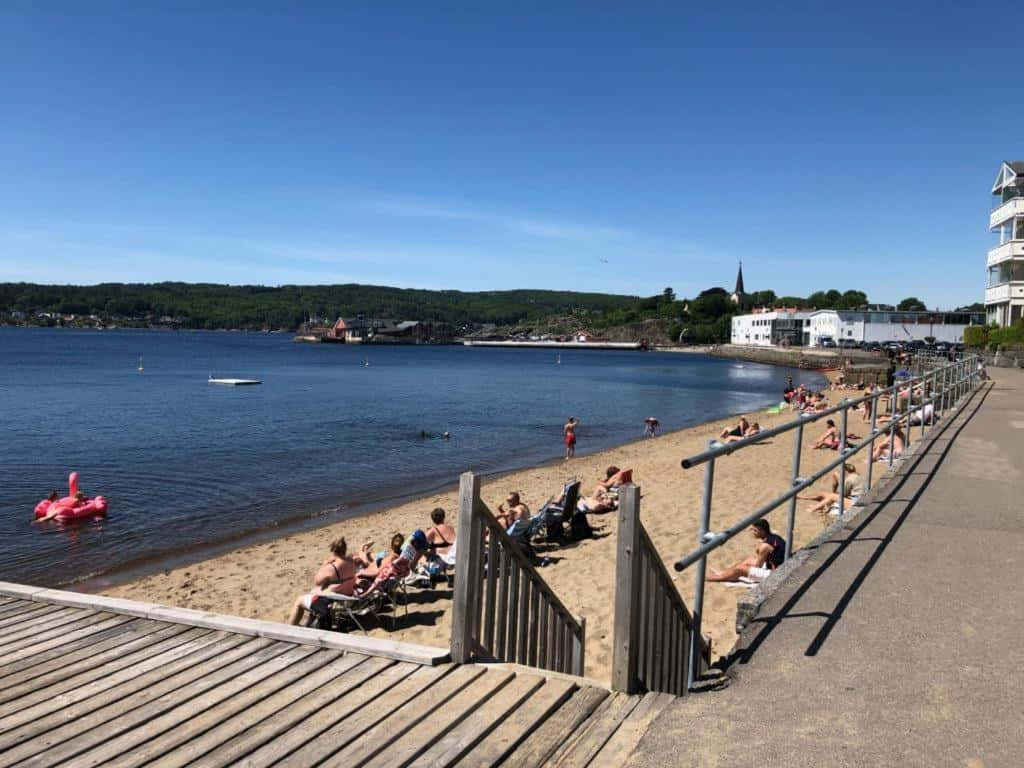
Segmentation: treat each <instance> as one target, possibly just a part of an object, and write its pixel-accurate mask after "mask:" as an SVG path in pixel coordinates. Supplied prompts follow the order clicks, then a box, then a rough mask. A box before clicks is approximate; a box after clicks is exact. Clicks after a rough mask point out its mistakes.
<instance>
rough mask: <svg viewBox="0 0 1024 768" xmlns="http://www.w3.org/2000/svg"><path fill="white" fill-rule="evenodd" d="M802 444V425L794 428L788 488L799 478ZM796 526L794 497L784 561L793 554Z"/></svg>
mask: <svg viewBox="0 0 1024 768" xmlns="http://www.w3.org/2000/svg"><path fill="white" fill-rule="evenodd" d="M803 443H804V425H803V424H801V425H800V426H798V427H797V428H796V438H795V439H794V441H793V476H792V478H791V483H792V484H791V485H790V488H792V487H793V486H795V485H796V484H797V483H798V482H800V481H799V479H798V478H799V477H800V452H801V450H802V449H803ZM795 524H796V496H794V497H793V498H792V499H790V500H789V515H788V516H787V517H786V559H787V560H788V559H789V556H790V555H791V554H792V553H793V527H794V525H795Z"/></svg>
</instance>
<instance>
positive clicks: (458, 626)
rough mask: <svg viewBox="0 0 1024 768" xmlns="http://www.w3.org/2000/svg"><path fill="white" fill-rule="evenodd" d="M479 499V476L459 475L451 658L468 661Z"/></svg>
mask: <svg viewBox="0 0 1024 768" xmlns="http://www.w3.org/2000/svg"><path fill="white" fill-rule="evenodd" d="M479 498H480V478H479V477H477V476H476V475H474V474H473V473H472V472H464V473H463V474H462V475H461V476H460V477H459V527H458V529H459V530H460V531H462V534H461V535H460V536H459V538H460V539H462V541H460V542H459V556H458V557H457V558H455V594H454V595H453V596H452V634H451V654H452V661H454V662H456V663H458V664H461V663H463V662H466V661H469V659H470V657H471V656H472V655H473V651H474V639H473V638H474V631H473V630H474V627H473V611H474V605H475V604H476V602H477V599H478V590H479V589H480V572H479V570H478V569H476V568H474V566H475V564H476V560H475V558H474V557H473V555H474V553H476V552H479V551H480V549H481V547H482V542H481V541H480V540H479V539H478V538H477V537H476V536H474V533H475V531H476V525H475V523H476V519H477V517H476V509H475V507H476V500H477V499H479Z"/></svg>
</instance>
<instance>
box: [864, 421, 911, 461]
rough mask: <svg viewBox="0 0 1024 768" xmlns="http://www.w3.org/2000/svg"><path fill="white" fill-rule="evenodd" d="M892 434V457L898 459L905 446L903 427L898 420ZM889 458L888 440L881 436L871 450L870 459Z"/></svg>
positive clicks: (905, 439)
mask: <svg viewBox="0 0 1024 768" xmlns="http://www.w3.org/2000/svg"><path fill="white" fill-rule="evenodd" d="M893 429H894V431H893V434H892V457H893V458H894V459H898V458H899V457H900V455H901V454H902V453H903V449H904V448H906V447H907V438H906V436H905V435H904V434H903V428H902V426H901V424H900V423H899V422H897V423H896V426H895V427H894V428H893ZM888 458H889V440H888V438H882V439H881V440H880V441H879V442H878V443H877V444H876V445H875V450H873V451H872V452H871V460H872V461H881V460H882V459H886V460H888Z"/></svg>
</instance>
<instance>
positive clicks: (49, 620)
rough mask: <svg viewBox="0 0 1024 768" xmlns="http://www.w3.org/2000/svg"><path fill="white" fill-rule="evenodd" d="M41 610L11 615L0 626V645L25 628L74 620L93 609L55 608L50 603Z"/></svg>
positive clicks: (88, 613) (89, 614) (86, 614)
mask: <svg viewBox="0 0 1024 768" xmlns="http://www.w3.org/2000/svg"><path fill="white" fill-rule="evenodd" d="M45 608H46V609H44V610H42V611H35V612H34V613H23V614H20V615H19V616H15V617H11V618H10V619H9V620H8V621H7V622H5V623H3V625H2V626H0V645H3V644H4V643H7V642H8V640H7V638H9V637H15V636H17V635H19V634H22V633H23V632H24V631H25V630H26V629H31V628H34V627H39V626H46V625H47V624H51V625H54V626H56V625H59V624H67V623H69V622H71V621H74V620H75V619H76V618H79V617H80V616H91V615H92V614H94V613H96V612H95V611H83V610H82V609H81V608H55V607H53V606H52V605H51V606H46V607H45Z"/></svg>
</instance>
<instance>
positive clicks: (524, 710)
mask: <svg viewBox="0 0 1024 768" xmlns="http://www.w3.org/2000/svg"><path fill="white" fill-rule="evenodd" d="M520 677H522V675H520ZM575 690H576V685H575V684H574V683H572V682H570V681H568V680H559V679H550V678H549V679H547V680H545V681H544V685H543V686H541V687H540V688H537V689H535V690H534V692H533V694H532V695H529V696H528V697H527V698H526V700H525V701H523V702H522V703H521V704H519V706H517V707H515V708H514V709H513V710H512V711H511V712H509V713H508V714H507V715H505V716H504V717H503V718H501V719H500V720H499V721H498V722H497V724H496V725H495V726H494V727H493V728H491V730H490V731H489V732H487V733H486V734H483V739H481V740H480V741H479V742H477V743H476V744H475V745H474V746H473V748H472V749H471V750H470V751H469V752H468V753H466V754H465V755H463V756H462V757H461V758H460V759H459V760H457V762H455V763H453V765H457V766H459V768H485V766H491V765H497V764H498V763H500V762H501V761H502V759H503V758H504V757H505V756H506V755H508V754H509V753H510V752H512V751H513V750H514V749H516V747H517V746H518V745H519V744H521V743H522V742H523V740H524V739H526V738H527V736H528V735H529V734H531V733H533V732H534V731H535V729H537V728H538V727H539V726H540V725H541V724H542V723H544V722H547V721H548V719H549V718H551V717H553V716H554V713H556V712H557V711H558V708H559V707H561V706H562V704H564V703H565V702H566V701H567V700H568V699H569V697H570V696H572V694H573V692H574V691H575ZM498 698H500V699H504V695H503V696H500V697H498ZM509 698H512V694H511V693H509ZM424 764H427V765H429V763H428V762H427V761H424ZM438 764H441V763H438ZM538 764H539V763H538Z"/></svg>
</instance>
